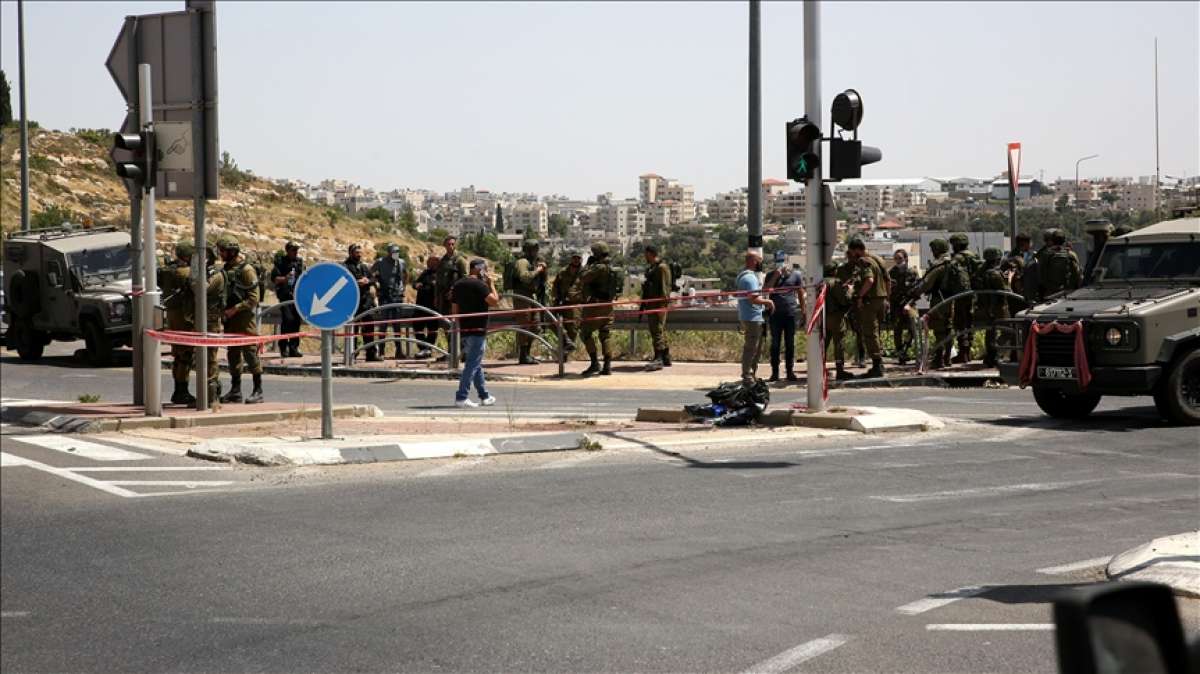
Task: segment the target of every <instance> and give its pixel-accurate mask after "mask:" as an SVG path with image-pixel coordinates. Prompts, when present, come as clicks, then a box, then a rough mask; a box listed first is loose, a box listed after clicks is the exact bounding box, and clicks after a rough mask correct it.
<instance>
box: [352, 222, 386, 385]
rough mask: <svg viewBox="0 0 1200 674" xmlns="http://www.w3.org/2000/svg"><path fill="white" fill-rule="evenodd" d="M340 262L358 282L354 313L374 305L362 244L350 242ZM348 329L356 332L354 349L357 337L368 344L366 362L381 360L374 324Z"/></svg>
mask: <svg viewBox="0 0 1200 674" xmlns="http://www.w3.org/2000/svg"><path fill="white" fill-rule="evenodd" d="M342 264H344V265H345V266H346V269H347V270H349V271H350V275H351V276H353V277H354V281H355V283H357V284H358V307H357V308H356V309H355V312H354V315H355V316H357V315H358V314H361V313H362V312H364V311H366V310H367V309H370V308H371V307H374V306H375V296H374V294H373V292H372V291H373V290H374V289H375V281H374V279H373V277H372V274H371V268H370V267H368V266H367V263H366V262H363V259H362V246H360V245H358V244H357V243H353V244H350V250H349V252H348V254H347V255H346V259H345V260H344V261H343V262H342ZM368 318H370V317H368ZM350 330H351V332H353V333H355V334H356V339H355V349H357V348H358V343H357V337H362V339H363V344H367V345H368V346H367V362H368V363H378V362H380V361H382V360H383V359H382V358H380V357H379V354H378V353H377V352H376V350H375V343H374V342H375V326H374V325H358V326H352V327H351V328H350ZM351 361H353V357H351Z"/></svg>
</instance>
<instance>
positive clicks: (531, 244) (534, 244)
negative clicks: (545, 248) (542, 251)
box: [521, 239, 542, 251]
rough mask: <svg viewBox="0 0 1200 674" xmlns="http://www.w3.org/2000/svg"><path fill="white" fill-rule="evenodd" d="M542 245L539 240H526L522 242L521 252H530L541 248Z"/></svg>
mask: <svg viewBox="0 0 1200 674" xmlns="http://www.w3.org/2000/svg"><path fill="white" fill-rule="evenodd" d="M541 246H542V244H541V243H540V242H538V240H537V239H525V240H524V241H522V242H521V250H524V251H530V250H537V249H538V248H541Z"/></svg>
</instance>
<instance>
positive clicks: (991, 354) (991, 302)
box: [976, 248, 1016, 367]
mask: <svg viewBox="0 0 1200 674" xmlns="http://www.w3.org/2000/svg"><path fill="white" fill-rule="evenodd" d="M1001 255H1002V254H1001V252H1000V249H999V248H987V249H985V250H984V251H983V269H982V271H981V272H980V281H981V282H980V288H978V289H979V290H1009V289H1010V288H1011V286H1010V285H1009V281H1008V278H1007V277H1006V276H1005V272H1004V270H1003V269H1002V268H1001V264H1000V258H1001ZM1014 259H1016V258H1014ZM976 309H977V311H978V312H979V317H980V318H982V319H983V320H984V321H986V322H987V324H988V327H987V329H986V330H985V331H984V333H983V364H984V365H985V366H987V367H996V366H997V365H998V364H999V361H998V359H997V351H996V327H995V322H996V321H998V320H1001V319H1004V318H1008V301H1007V298H1004V297H1001V296H999V295H980V296H979V301H978V302H977V304H976Z"/></svg>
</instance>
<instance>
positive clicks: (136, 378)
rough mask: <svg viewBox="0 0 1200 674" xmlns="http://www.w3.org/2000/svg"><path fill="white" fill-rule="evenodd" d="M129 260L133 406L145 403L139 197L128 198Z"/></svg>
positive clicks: (140, 205)
mask: <svg viewBox="0 0 1200 674" xmlns="http://www.w3.org/2000/svg"><path fill="white" fill-rule="evenodd" d="M129 259H130V262H131V263H132V268H131V270H130V273H131V274H132V276H133V278H132V281H131V282H130V292H131V293H132V295H133V302H132V310H133V311H132V316H131V320H132V322H133V334H132V335H130V345H131V346H132V347H133V404H134V405H141V404H142V403H143V402H145V397H144V396H143V395H142V393H143V391H142V200H141V196H140V195H138V196H131V197H130V198H129Z"/></svg>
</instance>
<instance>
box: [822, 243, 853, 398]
mask: <svg viewBox="0 0 1200 674" xmlns="http://www.w3.org/2000/svg"><path fill="white" fill-rule="evenodd" d="M825 283H826V285H827V287H828V288H829V289H828V290H827V291H826V297H825V343H826V344H832V345H833V362H834V367H835V368H836V369H835V378H836V379H837V380H838V381H845V380H847V379H854V375H852V374H850V373H849V372H846V356H845V347H844V346H843V344H842V342H843V341H845V339H844V337H845V335H846V328H847V327H849V326H848V325H847V324H848V323H849V322H850V321H849V318H848V314H849V313H850V310H851V309H853V308H854V307H853V297H854V264H853V263H851V262H850V261H849V260H847V261H845V262H843V263H841V264H829V265H826V266H825Z"/></svg>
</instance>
